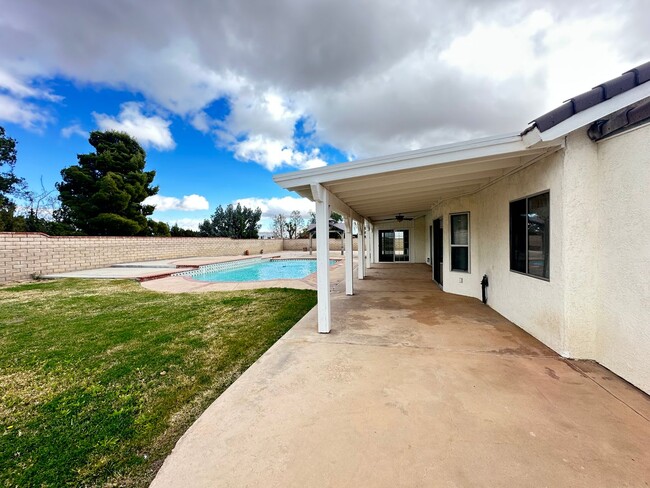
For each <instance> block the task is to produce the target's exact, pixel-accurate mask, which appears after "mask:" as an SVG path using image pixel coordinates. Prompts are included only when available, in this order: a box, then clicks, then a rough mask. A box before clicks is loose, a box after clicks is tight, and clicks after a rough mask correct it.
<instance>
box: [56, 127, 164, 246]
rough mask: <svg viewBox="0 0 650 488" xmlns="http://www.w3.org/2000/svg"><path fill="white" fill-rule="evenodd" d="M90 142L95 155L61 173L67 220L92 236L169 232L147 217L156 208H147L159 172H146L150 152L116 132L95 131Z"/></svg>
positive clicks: (63, 210)
mask: <svg viewBox="0 0 650 488" xmlns="http://www.w3.org/2000/svg"><path fill="white" fill-rule="evenodd" d="M89 142H90V144H91V145H92V146H93V147H94V148H95V152H94V153H89V154H79V155H78V156H77V159H78V162H77V164H76V165H72V166H69V167H67V168H64V169H63V170H62V171H61V176H62V177H63V181H62V182H61V183H58V184H57V189H58V190H59V200H60V201H61V214H62V215H64V216H65V219H66V220H68V221H69V222H70V223H71V224H73V225H74V227H75V228H77V229H78V230H80V231H82V232H84V233H86V234H89V235H123V236H130V235H152V234H154V233H157V232H159V231H161V230H164V229H159V228H158V227H157V226H154V225H153V224H150V222H153V221H150V220H149V219H147V216H148V215H151V214H152V213H153V211H154V206H152V205H143V204H142V202H143V200H144V199H145V198H147V197H149V196H152V195H155V194H156V193H158V187H157V186H154V187H152V186H151V183H152V182H153V179H154V176H155V174H156V172H155V171H144V167H145V164H146V161H145V158H146V153H145V151H144V149H142V147H140V144H138V143H137V142H136V141H135V140H134V139H133V138H132V137H131V136H129V135H128V134H125V133H122V132H115V131H107V132H100V131H94V132H92V133H91V134H90V138H89ZM154 227H155V228H154ZM166 235H169V228H168V227H167V229H166Z"/></svg>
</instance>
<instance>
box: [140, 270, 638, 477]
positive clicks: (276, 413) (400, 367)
mask: <svg viewBox="0 0 650 488" xmlns="http://www.w3.org/2000/svg"><path fill="white" fill-rule="evenodd" d="M430 273H431V268H429V267H428V266H426V265H412V264H406V265H404V264H396V265H373V267H372V268H371V269H369V270H368V276H367V277H366V279H365V280H363V281H356V280H355V293H356V294H355V296H353V297H346V296H345V295H344V290H343V289H342V288H343V284H342V283H341V282H340V281H338V284H337V285H335V290H334V292H333V295H332V316H333V323H332V332H331V333H330V334H328V335H319V334H317V333H316V313H315V312H316V311H315V310H312V311H311V312H310V313H309V314H308V315H306V316H305V317H304V318H303V320H301V321H300V322H299V323H298V324H297V325H296V326H295V327H294V328H293V329H292V330H291V331H290V332H289V333H287V334H286V335H285V336H284V337H283V338H282V339H281V340H280V341H278V342H277V343H276V344H275V345H274V346H273V347H272V348H271V349H270V350H269V351H268V352H267V353H266V354H265V355H264V356H262V358H260V360H259V361H258V362H257V363H255V364H254V365H253V366H252V367H251V368H250V369H249V370H248V371H246V372H245V373H244V374H243V375H242V376H241V377H240V378H239V379H238V380H237V381H236V382H235V383H234V384H233V385H232V386H231V387H230V388H229V389H228V390H226V392H224V393H223V394H222V395H221V397H220V398H219V399H218V400H217V401H215V402H214V403H213V404H212V405H211V406H210V407H209V408H208V410H206V412H205V413H204V414H203V415H202V416H201V417H200V418H199V419H198V421H197V422H196V423H195V424H194V425H193V426H192V427H191V428H190V429H189V430H188V432H187V433H186V434H185V435H184V436H183V438H181V440H180V441H179V442H178V444H177V446H176V448H175V449H174V451H173V453H172V454H171V455H170V456H169V457H168V458H167V460H166V461H165V463H164V465H163V467H162V468H161V470H160V472H159V473H158V476H157V478H156V479H155V480H154V482H153V484H152V486H154V487H176V486H185V487H208V486H220V487H224V486H227V487H245V486H250V487H253V486H266V487H289V486H291V487H293V486H295V487H307V486H309V487H319V486H332V487H339V486H341V487H347V486H349V487H365V486H369V487H395V486H409V487H413V486H426V487H431V486H451V487H466V486H473V487H474V486H485V487H488V486H489V487H497V486H504V487H505V486H508V487H511V486H517V487H522V486H531V487H538V486H539V487H543V486H553V487H556V486H567V487H568V486H570V487H594V486H616V487H620V486H630V487H637V486H648V485H649V484H650V448H649V445H650V444H649V443H648V439H650V420H649V419H650V401H649V399H648V396H647V395H645V394H643V393H641V392H640V391H639V390H637V389H635V388H634V387H632V386H630V385H629V384H628V383H626V382H625V381H623V380H621V379H620V378H618V377H617V376H616V375H614V374H612V373H611V372H609V371H608V370H607V369H605V368H603V367H601V366H599V365H598V364H596V363H593V362H589V361H568V360H565V359H563V358H561V357H559V356H558V355H557V354H555V353H554V352H553V351H552V350H550V349H548V348H547V347H545V346H544V345H543V344H541V343H540V342H539V341H537V340H535V339H534V338H532V337H531V336H529V335H528V334H526V333H525V332H524V331H522V330H521V329H519V328H518V327H516V326H515V325H513V324H512V323H510V322H509V321H507V320H506V319H504V318H503V317H502V316H500V315H499V314H497V313H496V312H494V311H493V310H491V309H490V308H489V307H486V306H484V305H483V304H482V303H480V302H479V301H477V300H474V299H470V298H465V297H460V296H455V295H450V294H445V293H443V292H441V291H440V290H439V289H438V288H437V287H436V286H435V285H434V284H433V283H432V282H431V279H430ZM333 283H336V280H333Z"/></svg>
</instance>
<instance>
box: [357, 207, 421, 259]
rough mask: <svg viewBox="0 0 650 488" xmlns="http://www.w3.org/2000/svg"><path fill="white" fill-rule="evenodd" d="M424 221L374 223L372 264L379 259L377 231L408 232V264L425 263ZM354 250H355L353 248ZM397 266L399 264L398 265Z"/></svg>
mask: <svg viewBox="0 0 650 488" xmlns="http://www.w3.org/2000/svg"><path fill="white" fill-rule="evenodd" d="M424 227H425V219H424V217H419V218H417V219H413V220H404V221H402V222H397V221H396V220H390V221H386V222H376V223H375V224H374V225H373V239H372V241H373V242H372V246H373V262H378V259H379V231H380V230H408V231H409V261H408V262H410V263H424V262H426V249H425V244H426V242H425V233H424ZM355 249H356V248H355ZM398 264H399V263H398Z"/></svg>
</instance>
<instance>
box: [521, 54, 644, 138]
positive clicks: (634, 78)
mask: <svg viewBox="0 0 650 488" xmlns="http://www.w3.org/2000/svg"><path fill="white" fill-rule="evenodd" d="M648 81H650V61H648V62H647V63H644V64H642V65H640V66H637V67H636V68H632V69H631V70H629V71H626V72H625V73H623V74H622V75H621V76H619V77H617V78H614V79H612V80H609V81H606V82H605V83H601V84H600V85H598V86H596V87H594V88H592V89H591V90H589V91H588V92H585V93H581V94H580V95H577V96H575V97H573V98H570V99H569V100H567V101H566V102H564V103H563V104H562V105H560V106H559V107H557V108H555V109H553V110H551V111H550V112H548V113H546V114H544V115H542V116H540V117H537V118H536V119H535V120H533V121H532V124H533V126H532V127H537V128H538V129H539V131H540V132H545V131H547V130H548V129H550V128H552V127H554V126H556V125H558V124H559V123H560V122H563V121H565V120H566V119H568V118H569V117H572V116H574V115H575V114H577V113H579V112H582V111H584V110H587V109H588V108H591V107H593V106H594V105H598V104H599V103H602V102H604V101H605V100H609V99H610V98H612V97H615V96H616V95H620V94H621V93H624V92H626V91H629V90H631V89H633V88H635V87H637V86H639V85H642V84H643V83H646V82H648Z"/></svg>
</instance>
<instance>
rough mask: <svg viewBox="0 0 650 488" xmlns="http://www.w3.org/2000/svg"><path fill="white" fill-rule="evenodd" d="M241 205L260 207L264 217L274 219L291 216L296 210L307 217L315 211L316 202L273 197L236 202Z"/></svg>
mask: <svg viewBox="0 0 650 488" xmlns="http://www.w3.org/2000/svg"><path fill="white" fill-rule="evenodd" d="M234 203H235V204H237V203H241V204H242V205H243V206H246V207H249V208H257V207H259V208H260V210H262V217H265V218H272V217H275V216H276V215H278V214H283V215H289V214H290V213H291V212H293V211H294V210H298V211H299V212H300V213H301V214H302V215H303V217H307V216H308V215H309V212H313V211H314V202H312V201H311V200H309V199H308V198H298V197H290V196H287V197H281V198H278V197H273V198H258V197H249V198H240V199H239V200H236V201H235V202H234Z"/></svg>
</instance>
